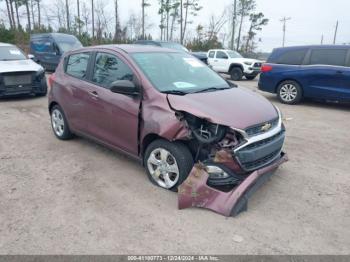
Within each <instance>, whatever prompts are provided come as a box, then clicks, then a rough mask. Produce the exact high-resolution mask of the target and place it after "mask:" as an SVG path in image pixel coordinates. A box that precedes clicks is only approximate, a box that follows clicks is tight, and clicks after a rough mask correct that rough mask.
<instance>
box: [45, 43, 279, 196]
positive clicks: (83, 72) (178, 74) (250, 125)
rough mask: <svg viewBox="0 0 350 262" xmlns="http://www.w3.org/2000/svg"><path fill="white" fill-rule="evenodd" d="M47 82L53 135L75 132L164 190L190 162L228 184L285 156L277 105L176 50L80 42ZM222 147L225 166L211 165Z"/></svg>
mask: <svg viewBox="0 0 350 262" xmlns="http://www.w3.org/2000/svg"><path fill="white" fill-rule="evenodd" d="M49 81H50V83H51V89H50V92H49V112H50V116H51V123H52V129H53V132H54V134H55V136H56V137H57V138H59V139H61V140H67V139H70V138H72V137H73V134H76V135H79V136H85V137H88V138H90V139H93V140H95V141H97V142H99V143H101V144H104V145H106V146H108V147H110V148H112V149H115V150H119V151H122V152H125V153H126V154H128V155H130V156H132V157H134V158H136V159H139V160H140V161H141V162H142V163H143V165H144V166H145V169H146V171H147V174H148V176H149V178H150V180H151V181H152V183H154V184H155V185H158V186H160V187H162V188H165V189H172V190H175V189H176V188H177V187H178V186H179V185H180V184H181V183H183V182H184V180H185V179H186V178H187V176H188V174H189V172H190V171H191V169H192V168H193V165H194V162H197V161H201V162H202V163H207V165H209V166H210V168H208V171H207V172H208V173H209V184H211V185H236V184H238V183H240V182H241V181H242V180H243V179H244V178H246V177H247V176H248V175H250V174H252V173H253V172H255V171H257V172H258V173H256V174H259V176H260V175H262V174H265V173H271V172H272V171H273V170H275V169H276V168H277V167H278V165H279V163H280V162H279V161H280V159H281V158H282V157H283V154H284V153H283V152H282V146H283V143H284V139H285V129H284V126H283V123H282V118H281V114H280V112H279V110H278V109H277V108H276V107H275V106H273V105H272V104H271V103H270V102H269V101H268V100H266V99H265V98H263V97H262V96H260V95H258V94H256V93H254V92H251V91H248V90H245V89H241V88H237V86H235V85H233V84H230V83H229V82H227V81H226V80H224V79H223V78H222V77H221V76H220V75H218V74H217V73H215V72H214V71H213V70H211V69H210V68H209V67H207V66H206V65H204V64H203V63H201V62H200V61H198V60H197V59H196V58H194V57H192V56H191V55H189V54H187V53H184V52H179V51H176V50H169V49H164V48H159V47H150V46H141V45H119V46H118V45H113V46H112V45H110V46H99V47H89V48H82V49H78V50H75V51H71V52H68V53H66V54H65V56H64V59H62V61H61V63H60V64H59V66H58V67H57V69H56V72H55V74H53V75H52V76H51V77H50V80H49ZM221 151H224V153H225V152H226V154H227V156H225V161H226V162H223V164H221V165H219V164H218V165H216V164H215V163H216V157H215V155H216V154H217V153H219V152H221ZM225 163H229V164H228V166H227V167H225ZM125 175H127V174H125ZM249 181H250V182H247V183H246V184H245V185H250V184H251V183H255V180H249Z"/></svg>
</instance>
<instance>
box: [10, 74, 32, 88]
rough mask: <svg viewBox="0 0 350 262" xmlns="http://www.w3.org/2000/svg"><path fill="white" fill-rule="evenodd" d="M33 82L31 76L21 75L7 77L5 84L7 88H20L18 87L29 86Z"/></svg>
mask: <svg viewBox="0 0 350 262" xmlns="http://www.w3.org/2000/svg"><path fill="white" fill-rule="evenodd" d="M31 82H32V75H31V74H21V75H5V76H4V84H5V86H16V85H17V86H18V85H29V84H31Z"/></svg>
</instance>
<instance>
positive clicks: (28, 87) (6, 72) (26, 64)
mask: <svg viewBox="0 0 350 262" xmlns="http://www.w3.org/2000/svg"><path fill="white" fill-rule="evenodd" d="M46 93H47V85H46V77H45V71H44V68H42V66H40V65H38V64H37V63H35V62H34V61H32V60H31V59H29V58H28V57H27V56H26V55H25V54H24V53H23V52H22V50H20V49H19V48H18V47H16V46H14V45H11V44H6V43H0V97H5V96H16V95H25V94H33V95H37V96H45V95H46Z"/></svg>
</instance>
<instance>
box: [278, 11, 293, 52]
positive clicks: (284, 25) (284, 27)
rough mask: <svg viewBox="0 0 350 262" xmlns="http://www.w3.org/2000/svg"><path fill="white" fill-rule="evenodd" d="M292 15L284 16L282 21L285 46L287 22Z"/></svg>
mask: <svg viewBox="0 0 350 262" xmlns="http://www.w3.org/2000/svg"><path fill="white" fill-rule="evenodd" d="M291 19H292V18H291V17H283V18H282V19H281V20H280V21H281V22H282V23H283V42H282V47H284V44H285V41H286V23H287V21H289V20H291Z"/></svg>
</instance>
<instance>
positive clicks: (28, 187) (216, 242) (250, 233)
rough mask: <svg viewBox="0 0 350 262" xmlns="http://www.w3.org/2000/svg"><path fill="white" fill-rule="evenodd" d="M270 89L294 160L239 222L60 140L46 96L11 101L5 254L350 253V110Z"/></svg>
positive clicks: (0, 198) (80, 144) (138, 171)
mask: <svg viewBox="0 0 350 262" xmlns="http://www.w3.org/2000/svg"><path fill="white" fill-rule="evenodd" d="M240 84H241V86H245V87H248V88H251V89H253V90H254V89H255V87H256V85H257V82H256V81H250V82H248V81H243V82H241V83H240ZM264 95H265V96H266V97H267V98H268V99H269V100H271V101H272V102H273V103H275V104H277V105H278V106H279V107H280V108H281V110H282V112H283V114H284V117H285V118H286V119H287V121H286V122H285V123H286V126H287V129H288V134H287V141H286V145H285V151H286V152H288V154H289V157H290V162H288V163H287V164H285V165H284V166H283V167H282V168H281V169H279V170H278V172H277V173H276V176H275V177H273V178H272V179H271V180H270V181H269V182H268V183H267V184H266V185H264V186H263V187H262V188H261V189H260V190H259V191H258V192H257V193H256V194H255V195H254V196H253V198H252V199H251V200H250V202H249V210H248V212H245V213H242V214H241V215H239V216H238V217H236V218H225V217H222V216H220V215H217V214H215V213H213V212H210V211H207V210H201V209H195V208H194V209H187V210H182V211H179V210H177V195H176V193H170V192H167V191H165V190H161V189H159V188H156V187H154V186H152V185H151V183H149V181H148V179H147V177H146V175H145V173H144V171H143V169H142V167H141V166H140V165H139V164H138V163H136V162H134V161H132V160H130V159H128V158H126V157H125V156H123V155H121V154H119V153H115V152H112V151H110V150H108V149H105V148H103V147H101V146H99V145H96V144H94V143H92V142H89V141H87V140H84V139H80V138H77V139H74V140H72V141H69V142H61V141H58V140H57V139H56V138H55V137H54V135H53V134H52V132H51V128H50V122H49V116H48V112H47V100H46V98H30V99H12V100H2V101H0V134H1V140H0V253H1V254H62V253H64V254H132V253H133V254H135V253H137V254H169V253H171V254H179V253H181V254H182V253H187V254H188V253H191V254H197V253H206V254H232V253H233V254H350V173H349V170H350V139H349V134H350V133H349V130H350V121H349V116H350V106H341V105H335V104H321V103H315V102H306V103H304V104H302V105H299V106H285V105H281V104H280V103H278V102H277V101H276V99H275V98H274V97H273V96H271V95H266V94H264Z"/></svg>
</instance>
